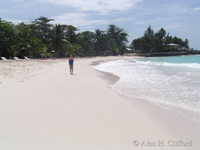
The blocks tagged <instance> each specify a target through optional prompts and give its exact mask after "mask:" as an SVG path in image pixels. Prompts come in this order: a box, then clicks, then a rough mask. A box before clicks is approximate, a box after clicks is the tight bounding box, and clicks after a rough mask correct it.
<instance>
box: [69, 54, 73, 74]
mask: <svg viewBox="0 0 200 150" xmlns="http://www.w3.org/2000/svg"><path fill="white" fill-rule="evenodd" d="M73 65H74V58H73V56H72V55H70V58H69V69H70V73H71V74H73V69H74V66H73Z"/></svg>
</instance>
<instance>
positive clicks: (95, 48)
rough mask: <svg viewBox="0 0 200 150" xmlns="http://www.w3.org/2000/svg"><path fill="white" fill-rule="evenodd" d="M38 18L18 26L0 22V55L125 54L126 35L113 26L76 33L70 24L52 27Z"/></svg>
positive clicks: (42, 18)
mask: <svg viewBox="0 0 200 150" xmlns="http://www.w3.org/2000/svg"><path fill="white" fill-rule="evenodd" d="M52 21H54V20H53V19H48V18H46V17H40V18H38V19H36V20H35V21H33V22H31V23H30V24H25V23H19V24H17V25H15V24H13V23H11V22H7V21H5V20H1V19H0V56H3V57H7V58H9V57H15V56H17V57H19V58H23V57H24V56H27V57H36V58H37V57H53V56H54V57H65V56H69V55H70V54H73V55H75V56H95V55H111V54H112V55H117V54H123V53H124V52H125V46H126V42H127V41H128V40H127V36H128V34H127V33H126V32H125V31H124V30H123V29H121V28H118V27H117V26H115V25H109V27H108V29H107V31H101V30H99V29H98V30H96V31H95V32H91V31H84V32H79V33H78V29H77V28H76V27H74V26H72V25H61V24H56V25H53V24H51V23H50V22H52Z"/></svg>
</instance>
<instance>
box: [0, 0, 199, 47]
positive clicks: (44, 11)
mask: <svg viewBox="0 0 200 150" xmlns="http://www.w3.org/2000/svg"><path fill="white" fill-rule="evenodd" d="M41 16H44V17H47V18H49V19H54V21H53V22H51V23H52V24H66V25H73V26H75V27H76V28H78V29H80V30H79V31H80V32H83V31H88V30H89V31H95V29H100V30H104V31H105V30H107V29H108V26H109V25H110V24H114V25H116V26H117V27H119V28H122V29H124V31H125V32H127V33H128V35H129V37H128V40H129V44H130V43H131V42H132V41H133V40H134V39H137V38H140V37H142V36H143V35H144V32H145V31H146V29H147V28H148V27H149V26H151V28H152V29H153V30H154V32H155V33H156V32H157V31H158V30H160V29H161V28H164V29H165V31H166V32H167V33H169V35H171V36H177V37H179V38H181V39H183V40H185V39H188V40H189V46H190V48H194V49H197V50H200V1H199V0H0V18H1V19H2V20H6V21H11V22H13V23H20V22H25V23H30V22H32V21H34V20H35V19H37V18H39V17H41Z"/></svg>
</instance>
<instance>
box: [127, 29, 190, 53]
mask: <svg viewBox="0 0 200 150" xmlns="http://www.w3.org/2000/svg"><path fill="white" fill-rule="evenodd" d="M170 44H176V45H179V46H178V48H177V47H174V46H170ZM188 44H189V41H188V40H187V39H185V41H183V40H182V39H180V38H178V37H176V36H175V37H172V36H170V35H169V33H168V34H166V31H165V30H164V29H163V28H161V29H160V30H159V31H158V32H156V33H154V30H153V29H151V26H149V27H148V28H147V30H146V31H145V32H144V35H143V36H142V37H141V38H138V39H135V40H133V41H132V43H131V46H132V47H133V48H134V49H135V50H136V51H138V52H141V53H152V52H171V51H178V50H179V51H180V50H183V49H188V48H189V45H188Z"/></svg>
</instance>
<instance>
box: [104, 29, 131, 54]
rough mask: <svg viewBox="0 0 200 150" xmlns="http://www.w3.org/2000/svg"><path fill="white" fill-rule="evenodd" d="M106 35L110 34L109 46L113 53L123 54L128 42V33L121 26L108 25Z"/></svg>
mask: <svg viewBox="0 0 200 150" xmlns="http://www.w3.org/2000/svg"><path fill="white" fill-rule="evenodd" d="M107 33H108V35H109V36H110V38H111V40H110V43H109V44H110V47H111V50H112V51H113V52H114V53H115V54H118V53H120V54H124V52H125V51H124V50H125V46H126V43H127V42H128V40H127V36H128V34H127V33H126V32H125V31H124V30H123V29H121V28H119V27H117V26H115V25H109V28H108V30H107Z"/></svg>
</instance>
